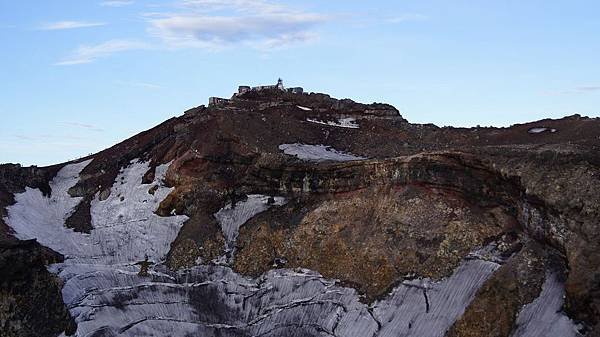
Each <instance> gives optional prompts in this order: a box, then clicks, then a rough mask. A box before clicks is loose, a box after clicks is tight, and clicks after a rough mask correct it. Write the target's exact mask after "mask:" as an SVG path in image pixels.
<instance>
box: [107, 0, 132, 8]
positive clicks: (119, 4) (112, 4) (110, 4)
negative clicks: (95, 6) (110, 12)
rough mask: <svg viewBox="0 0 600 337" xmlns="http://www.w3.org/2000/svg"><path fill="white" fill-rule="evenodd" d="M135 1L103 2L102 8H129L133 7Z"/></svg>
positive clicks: (114, 0) (117, 0) (116, 0)
mask: <svg viewBox="0 0 600 337" xmlns="http://www.w3.org/2000/svg"><path fill="white" fill-rule="evenodd" d="M132 4H133V1H128V0H113V1H102V2H101V3H100V6H104V7H124V6H129V5H132Z"/></svg>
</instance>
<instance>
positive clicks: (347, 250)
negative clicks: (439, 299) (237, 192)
mask: <svg viewBox="0 0 600 337" xmlns="http://www.w3.org/2000/svg"><path fill="white" fill-rule="evenodd" d="M298 208H301V209H298ZM294 217H296V219H294V220H295V221H294V222H291V221H290V220H291V219H293V218H294ZM515 223H516V222H515V220H514V219H513V218H512V217H511V216H510V215H508V214H507V213H506V212H505V211H503V210H502V209H501V208H500V207H497V208H487V209H483V208H481V207H478V206H476V205H472V204H469V203H467V202H465V201H464V200H463V199H462V198H461V197H460V196H459V195H457V194H456V193H455V192H451V191H444V190H441V189H436V188H431V187H424V186H419V185H404V186H381V187H375V188H368V189H363V190H359V191H356V192H346V193H339V194H334V195H332V196H327V197H324V198H323V200H316V201H314V202H311V203H309V204H308V205H307V204H306V203H304V202H303V201H302V199H301V198H299V199H298V200H294V201H292V202H291V203H290V204H288V205H286V206H283V207H281V208H279V209H274V210H273V211H270V212H266V213H263V214H262V215H260V216H258V217H256V218H255V219H253V220H252V221H250V222H249V223H247V224H246V225H245V226H244V227H243V228H242V230H241V233H240V238H239V240H238V242H239V246H240V249H239V251H238V253H237V257H236V262H235V269H236V270H238V271H240V272H242V273H245V274H252V275H259V274H261V273H262V272H264V271H266V270H268V269H270V268H271V266H272V264H273V261H274V260H275V259H276V258H285V259H286V260H287V261H288V264H289V265H288V266H286V267H305V268H309V269H313V270H319V271H320V272H321V273H322V274H323V275H324V276H326V277H329V278H335V279H340V280H342V281H343V282H345V283H347V284H352V285H354V286H356V287H357V288H358V289H359V290H360V291H362V292H364V293H365V294H366V295H367V296H368V298H374V297H378V296H381V295H383V294H385V293H387V291H388V290H389V289H391V287H392V286H393V285H394V284H395V283H396V282H398V281H399V280H401V279H402V278H403V277H406V276H409V277H415V276H420V277H430V278H434V279H440V278H442V277H445V276H448V275H450V274H451V273H452V271H453V270H454V269H455V268H456V266H457V265H458V263H459V261H460V260H461V259H462V258H463V257H464V256H466V255H467V254H468V253H469V252H470V251H472V250H473V249H474V248H476V247H478V246H481V245H483V244H484V243H485V242H487V241H491V239H492V238H494V237H497V236H498V235H500V234H501V233H503V232H504V231H507V230H511V229H513V227H514V225H515Z"/></svg>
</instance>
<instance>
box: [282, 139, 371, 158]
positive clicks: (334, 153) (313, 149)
mask: <svg viewBox="0 0 600 337" xmlns="http://www.w3.org/2000/svg"><path fill="white" fill-rule="evenodd" d="M279 149H280V150H282V151H283V153H285V154H287V155H290V156H296V157H298V158H299V159H302V160H308V161H317V162H321V161H352V160H363V159H366V158H364V157H358V156H355V155H352V154H348V153H344V152H341V151H338V150H336V149H334V148H332V147H331V146H327V145H309V144H299V143H294V144H281V145H279Z"/></svg>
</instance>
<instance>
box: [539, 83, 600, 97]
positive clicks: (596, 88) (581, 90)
mask: <svg viewBox="0 0 600 337" xmlns="http://www.w3.org/2000/svg"><path fill="white" fill-rule="evenodd" d="M592 92H600V85H581V86H578V87H575V88H573V89H568V90H555V91H545V92H543V94H544V95H545V96H562V95H574V94H586V93H592Z"/></svg>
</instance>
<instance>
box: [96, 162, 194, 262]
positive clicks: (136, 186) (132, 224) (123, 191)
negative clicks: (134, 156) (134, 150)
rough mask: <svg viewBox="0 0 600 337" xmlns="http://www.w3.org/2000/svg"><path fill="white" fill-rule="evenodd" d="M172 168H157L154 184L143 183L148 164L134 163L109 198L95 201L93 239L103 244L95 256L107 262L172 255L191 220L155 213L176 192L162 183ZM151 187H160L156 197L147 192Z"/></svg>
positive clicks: (114, 187)
mask: <svg viewBox="0 0 600 337" xmlns="http://www.w3.org/2000/svg"><path fill="white" fill-rule="evenodd" d="M169 165H170V163H169V164H164V165H160V166H157V167H156V171H155V179H154V182H153V183H152V184H142V183H141V182H142V177H143V176H144V173H145V172H146V171H148V169H149V164H148V163H142V162H136V161H132V162H131V164H130V165H129V166H128V167H126V168H125V169H123V171H122V172H121V173H120V174H119V176H118V177H117V178H116V180H115V182H114V184H113V187H112V189H111V193H110V197H109V198H108V199H106V200H103V201H100V200H99V199H98V198H97V197H96V198H95V199H94V200H93V201H92V204H91V205H92V208H91V215H92V226H93V227H94V230H93V231H92V238H93V239H94V243H95V244H99V245H100V251H99V252H97V253H96V254H99V255H100V256H102V259H103V260H105V262H106V263H123V262H132V261H140V260H143V259H144V255H148V257H149V258H150V259H151V260H153V261H155V262H157V261H161V260H162V259H163V258H164V257H165V256H166V255H167V253H168V252H169V248H170V245H171V242H173V241H174V240H175V238H176V237H177V234H178V233H179V230H180V229H181V227H182V226H183V223H184V222H185V221H186V220H187V219H188V217H187V216H184V215H176V216H169V217H161V216H158V215H156V214H154V211H155V210H156V209H157V208H158V206H159V204H160V202H161V201H162V200H164V199H165V198H166V197H167V195H169V193H171V191H172V190H173V188H169V187H165V186H164V184H163V183H162V180H163V178H164V176H165V174H166V172H167V169H168V168H169ZM152 186H158V189H157V190H156V191H155V192H154V194H153V195H152V194H150V193H148V190H149V189H150V188H151V187H152Z"/></svg>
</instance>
